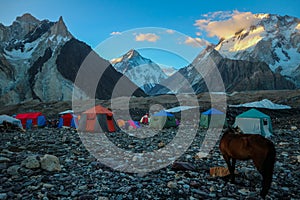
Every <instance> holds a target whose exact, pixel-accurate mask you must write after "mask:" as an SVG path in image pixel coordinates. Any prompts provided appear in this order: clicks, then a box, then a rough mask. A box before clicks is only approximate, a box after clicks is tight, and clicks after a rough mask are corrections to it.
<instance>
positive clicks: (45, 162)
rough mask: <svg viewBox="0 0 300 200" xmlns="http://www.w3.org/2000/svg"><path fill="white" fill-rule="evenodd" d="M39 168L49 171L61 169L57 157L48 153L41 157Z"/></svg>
mask: <svg viewBox="0 0 300 200" xmlns="http://www.w3.org/2000/svg"><path fill="white" fill-rule="evenodd" d="M41 168H42V169H44V170H46V171H49V172H54V171H61V166H60V163H59V159H58V158H57V157H56V156H54V155H48V154H46V155H44V156H43V157H42V158H41Z"/></svg>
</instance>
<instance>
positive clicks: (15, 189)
mask: <svg viewBox="0 0 300 200" xmlns="http://www.w3.org/2000/svg"><path fill="white" fill-rule="evenodd" d="M230 112H231V113H234V114H237V113H239V112H242V111H241V110H232V111H230ZM290 112H291V111H278V112H277V111H269V114H271V117H272V121H273V129H274V136H273V137H272V138H271V140H272V141H273V142H274V143H275V145H276V151H277V162H276V165H275V171H274V176H273V178H274V179H273V182H272V186H271V189H270V191H269V195H268V196H267V198H266V199H300V193H299V185H300V149H299V142H300V123H299V121H298V119H299V111H297V112H296V114H295V115H294V116H291V117H290V118H288V117H287V116H290V114H289V113H290ZM293 126H296V127H298V129H295V127H293ZM291 127H292V128H293V129H291ZM183 128H185V131H186V133H189V132H192V131H194V130H193V127H192V126H189V125H186V126H184V127H183ZM139 133H144V134H145V135H147V134H148V135H147V137H143V138H137V137H135V136H136V135H138V134H139ZM177 133H178V129H167V130H162V131H153V130H151V129H150V128H149V127H147V126H144V127H142V128H141V129H139V130H131V131H126V132H120V133H107V134H106V135H105V137H106V138H108V139H109V141H111V142H113V143H114V144H115V145H116V146H117V147H119V148H122V149H126V150H127V151H131V152H133V153H145V152H154V151H156V150H159V149H161V148H163V147H165V146H166V145H168V144H170V142H171V141H172V140H173V139H174V138H175V135H176V134H177ZM205 134H206V131H205V130H204V129H199V130H198V131H196V136H195V138H194V139H193V140H192V143H191V145H190V146H189V148H188V149H187V150H186V151H185V152H184V153H183V154H182V155H181V156H180V157H179V158H177V159H176V162H185V163H188V164H189V165H190V166H192V167H194V168H195V170H184V169H178V168H175V167H174V165H172V164H170V165H168V166H166V167H163V168H161V169H156V170H154V171H150V172H147V173H127V172H125V171H126V170H125V171H124V169H123V171H118V170H113V169H112V168H110V167H108V166H105V165H104V164H103V163H101V162H100V161H99V160H97V159H96V157H95V156H94V155H93V154H91V153H90V152H91V151H88V150H91V149H93V148H92V147H93V146H88V147H87V146H85V145H84V144H83V141H82V140H81V138H80V137H79V134H78V133H77V132H76V131H75V130H68V129H54V128H44V129H36V130H28V131H27V132H25V133H23V132H10V133H1V135H0V138H1V139H0V171H1V175H0V183H1V184H0V185H1V186H0V199H190V200H192V199H223V200H224V199H260V198H259V196H258V195H259V192H260V189H261V183H260V181H261V178H260V175H259V173H258V172H257V171H256V169H255V168H254V166H253V164H252V162H251V161H239V162H237V173H238V175H237V184H231V183H227V182H226V179H224V178H221V177H211V176H210V174H209V169H210V167H214V166H226V165H225V162H224V160H223V158H222V157H221V155H220V152H219V149H218V141H217V144H215V146H214V148H213V149H212V150H211V151H210V153H209V155H208V157H206V158H201V159H199V158H197V157H196V156H195V155H196V154H197V153H198V152H199V150H200V146H201V144H202V142H203V140H204V136H205ZM150 136H151V137H150ZM85 144H86V143H85ZM97 144H99V143H97ZM100 144H101V141H100ZM94 145H95V144H94ZM178 148H180V147H178ZM106 153H107V152H106ZM109 153H111V152H108V154H107V155H109ZM48 154H49V155H53V156H55V157H57V158H58V160H59V166H58V167H56V168H55V166H54V167H53V166H52V164H48V165H50V166H45V164H44V166H43V164H42V161H43V160H44V157H45V155H48ZM117 156H118V155H116V154H113V153H112V154H111V158H110V159H111V160H114V157H117ZM125 159H127V158H125ZM138 161H139V158H137V157H132V158H128V162H129V163H132V162H138ZM173 161H174V160H172V162H173ZM156 162H157V165H160V164H161V163H162V160H156ZM56 164H57V163H56ZM152 164H153V162H152ZM154 164H155V163H154ZM46 165H47V164H46ZM129 166H130V165H129ZM48 167H50V168H48ZM120 169H121V168H120Z"/></svg>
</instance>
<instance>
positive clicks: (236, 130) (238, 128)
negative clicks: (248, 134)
mask: <svg viewBox="0 0 300 200" xmlns="http://www.w3.org/2000/svg"><path fill="white" fill-rule="evenodd" d="M233 130H234V132H235V134H240V133H243V131H242V129H240V127H238V126H236V127H235V128H233Z"/></svg>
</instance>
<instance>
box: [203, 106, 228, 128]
mask: <svg viewBox="0 0 300 200" xmlns="http://www.w3.org/2000/svg"><path fill="white" fill-rule="evenodd" d="M212 118H213V124H210V122H211V120H212ZM224 125H227V122H226V116H225V113H223V112H222V111H220V110H217V109H215V108H211V109H209V110H207V111H205V112H203V113H201V116H200V127H203V128H208V127H209V126H211V127H214V128H217V127H221V128H223V126H224Z"/></svg>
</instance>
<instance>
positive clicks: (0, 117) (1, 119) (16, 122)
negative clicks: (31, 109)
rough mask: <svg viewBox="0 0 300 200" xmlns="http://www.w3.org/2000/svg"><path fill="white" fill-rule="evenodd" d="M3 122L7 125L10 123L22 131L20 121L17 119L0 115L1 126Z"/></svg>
mask: <svg viewBox="0 0 300 200" xmlns="http://www.w3.org/2000/svg"><path fill="white" fill-rule="evenodd" d="M3 121H7V122H9V123H12V124H14V125H16V126H18V127H20V128H21V129H23V126H22V123H21V120H19V119H16V118H13V117H11V116H8V115H0V124H2V123H3Z"/></svg>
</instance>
